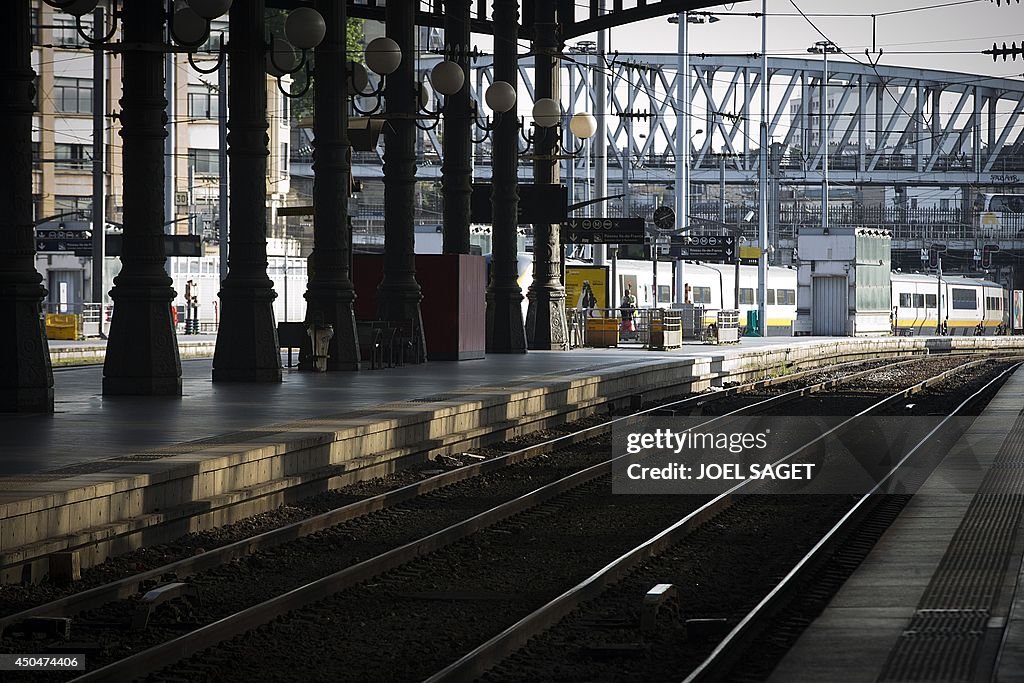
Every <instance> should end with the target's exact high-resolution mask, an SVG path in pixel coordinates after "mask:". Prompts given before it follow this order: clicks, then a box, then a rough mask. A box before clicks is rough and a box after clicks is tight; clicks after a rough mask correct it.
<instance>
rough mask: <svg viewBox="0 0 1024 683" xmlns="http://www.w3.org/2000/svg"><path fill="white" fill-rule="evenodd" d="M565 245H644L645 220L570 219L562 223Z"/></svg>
mask: <svg viewBox="0 0 1024 683" xmlns="http://www.w3.org/2000/svg"><path fill="white" fill-rule="evenodd" d="M562 243H563V244H643V243H644V219H643V218H570V219H569V220H567V221H562Z"/></svg>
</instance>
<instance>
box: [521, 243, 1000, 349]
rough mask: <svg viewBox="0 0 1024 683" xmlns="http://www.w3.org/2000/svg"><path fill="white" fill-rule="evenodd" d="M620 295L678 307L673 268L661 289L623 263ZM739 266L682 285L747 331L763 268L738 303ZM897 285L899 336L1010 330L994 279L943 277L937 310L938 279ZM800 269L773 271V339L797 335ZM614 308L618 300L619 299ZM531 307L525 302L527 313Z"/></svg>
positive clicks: (909, 279) (698, 270)
mask: <svg viewBox="0 0 1024 683" xmlns="http://www.w3.org/2000/svg"><path fill="white" fill-rule="evenodd" d="M572 265H590V263H589V262H582V261H575V260H573V259H567V260H566V266H567V267H568V266H572ZM532 269H533V259H532V256H531V254H520V256H519V284H520V286H521V287H522V289H523V293H524V295H525V293H526V291H527V289H528V288H529V286H530V284H531V282H532V279H533V273H532ZM616 276H617V279H618V282H617V283H616V288H615V291H616V292H617V293H618V294H617V295H618V296H619V297H620V298H621V296H622V292H623V291H624V288H625V287H626V286H629V287H630V289H631V290H632V291H633V293H634V294H635V295H636V298H637V305H638V306H639V307H640V308H654V307H657V306H663V307H669V306H670V305H671V302H672V282H673V278H672V264H671V263H668V262H662V263H659V264H658V282H657V290H658V291H657V292H655V291H654V290H655V287H654V267H653V264H652V263H651V262H649V261H627V260H620V261H618V263H617V264H616ZM735 277H736V276H735V266H733V265H725V264H707V263H689V262H687V263H686V264H685V265H684V266H683V282H684V284H686V285H688V286H689V293H690V296H689V300H690V301H691V302H692V303H694V304H697V305H701V306H704V308H705V311H706V313H707V314H710V315H709V317H708V318H707V319H706V322H708V324H710V323H711V322H714V313H715V312H716V311H718V310H722V309H733V310H735V309H739V311H740V326H741V327H744V326H745V324H746V320H747V312H748V311H751V310H757V308H758V300H757V295H758V287H757V268H756V267H755V266H740V285H739V302H737V301H736V285H735ZM891 282H892V308H891V320H892V331H893V333H894V334H935V333H936V331H937V330H938V329H939V325H940V322H941V330H942V334H950V335H980V334H1005V333H1006V331H1007V330H1008V329H1009V318H1008V315H1009V313H1008V306H1009V303H1008V295H1007V292H1006V290H1005V289H1003V288H1002V287H1000V286H999V285H998V284H996V283H994V282H991V281H989V280H980V279H973V278H965V277H955V276H944V277H943V278H942V307H941V311H938V312H937V307H936V302H937V299H938V294H939V283H938V279H937V278H936V277H935V276H934V275H919V274H908V273H900V272H894V273H892V276H891ZM796 293H797V272H796V270H795V269H794V268H792V267H786V266H775V267H772V268H769V269H768V282H767V303H766V313H767V318H768V334H769V335H791V334H793V324H794V322H795V320H796V310H797V306H796V303H797V302H796ZM611 303H612V308H615V307H617V306H618V304H619V302H617V301H613V302H611ZM526 308H527V302H526V300H525V299H524V301H523V316H524V319H525V316H526Z"/></svg>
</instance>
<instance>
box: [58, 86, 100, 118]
mask: <svg viewBox="0 0 1024 683" xmlns="http://www.w3.org/2000/svg"><path fill="white" fill-rule="evenodd" d="M53 103H54V106H56V107H57V111H59V112H62V113H64V114H91V113H92V81H91V80H88V79H85V78H55V79H53Z"/></svg>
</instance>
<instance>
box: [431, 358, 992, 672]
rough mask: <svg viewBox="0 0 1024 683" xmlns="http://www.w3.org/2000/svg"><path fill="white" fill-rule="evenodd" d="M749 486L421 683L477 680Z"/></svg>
mask: <svg viewBox="0 0 1024 683" xmlns="http://www.w3.org/2000/svg"><path fill="white" fill-rule="evenodd" d="M984 362H985V361H983V360H979V361H974V362H971V363H966V364H964V365H961V366H958V367H955V368H952V369H950V370H946V371H944V372H942V373H939V374H938V375H934V376H933V377H930V378H928V379H926V380H924V381H922V382H919V383H917V384H915V385H913V386H911V387H908V388H906V389H902V390H900V391H898V392H896V393H894V394H892V395H890V396H888V397H887V398H884V399H882V400H881V401H878V402H876V403H874V404H872V405H871V406H870V407H868V408H866V409H865V410H862V411H861V412H859V413H857V414H856V415H854V416H852V417H850V418H848V419H846V420H844V421H842V422H841V423H839V424H838V425H836V426H835V427H832V428H831V429H829V430H828V431H826V432H824V433H822V434H820V435H819V436H817V437H815V438H814V439H812V440H810V441H808V442H806V443H805V444H803V445H802V446H800V447H798V448H796V449H795V450H793V451H792V452H790V453H789V454H788V455H786V456H784V457H782V458H780V459H779V460H777V461H776V462H775V463H773V464H776V465H777V464H779V463H783V462H785V461H787V460H789V459H790V458H792V457H794V456H796V455H797V454H798V453H800V452H801V451H803V450H804V449H806V448H810V447H811V446H812V445H814V444H815V443H817V442H819V441H821V440H823V439H825V438H827V437H829V436H830V435H832V434H834V433H837V432H839V431H840V430H842V429H845V428H847V427H849V426H850V425H852V424H853V423H854V422H855V421H856V420H859V419H861V418H862V417H865V416H867V415H869V414H870V413H872V412H875V411H877V410H880V409H882V408H885V407H886V406H888V405H890V404H892V403H894V402H896V401H899V400H901V399H904V398H906V397H908V396H911V395H913V394H916V393H918V392H920V391H922V390H924V389H925V388H927V387H929V386H932V385H934V384H937V383H939V382H942V381H943V380H945V379H946V378H948V377H950V376H952V375H954V374H956V373H959V372H963V371H964V370H966V369H969V368H972V367H975V366H977V365H980V364H981V363H984ZM986 386H988V385H986ZM620 457H621V456H620ZM752 481H753V480H746V481H742V482H740V483H738V484H736V485H735V486H733V487H732V488H730V489H729V490H728V491H725V492H724V493H721V494H719V495H718V496H716V497H715V498H713V499H712V500H710V501H708V502H707V503H705V504H704V505H702V506H701V507H699V508H698V509H696V510H694V511H693V512H691V513H689V514H688V515H686V516H685V517H683V518H682V519H680V520H679V521H678V522H676V523H675V524H673V525H672V526H670V527H668V528H667V529H665V530H663V531H661V532H660V533H658V534H657V535H655V536H653V537H652V538H650V539H648V540H647V541H645V542H644V543H642V544H640V545H638V546H637V547H635V548H633V549H632V550H630V551H628V552H626V553H625V554H623V555H622V556H620V557H619V558H618V559H616V560H614V561H612V562H611V563H609V564H608V565H606V566H605V567H604V568H602V569H600V570H599V571H597V572H596V573H594V574H593V575H591V576H590V577H588V578H587V579H584V580H583V581H581V582H580V583H579V584H577V585H576V586H574V587H573V588H570V589H569V590H567V591H566V592H564V593H563V594H562V595H560V596H558V597H557V598H555V599H554V600H552V601H551V602H549V603H547V604H546V605H544V606H542V607H540V608H538V609H537V610H535V611H534V612H532V613H531V614H529V615H527V616H526V617H523V618H522V619H521V620H519V621H518V622H516V623H515V624H513V625H512V626H510V627H508V628H507V629H505V630H504V631H502V632H501V633H499V634H498V635H496V636H494V637H493V638H491V639H489V640H487V641H486V642H484V643H482V644H481V645H479V646H478V647H476V648H474V649H473V650H472V651H471V652H469V653H468V654H466V655H464V656H463V657H461V658H460V659H458V660H456V661H455V662H453V663H452V664H450V665H449V666H447V667H445V668H444V669H442V670H441V671H439V672H437V673H435V674H434V675H433V676H431V677H429V678H428V679H426V683H448V682H454V681H465V680H472V679H474V678H475V677H477V676H480V675H482V674H483V673H484V672H486V671H487V670H488V669H490V668H491V667H493V666H494V665H496V664H497V663H498V662H500V661H501V660H503V659H504V658H506V657H507V656H509V655H510V654H512V653H513V652H515V651H516V650H518V649H519V648H520V647H522V646H523V645H525V644H526V642H527V641H528V640H529V639H530V638H532V637H534V636H536V635H538V634H539V633H541V632H542V631H544V630H546V629H548V628H550V627H552V626H554V625H555V624H556V623H558V621H560V620H561V619H562V618H564V617H565V616H566V615H568V614H569V613H570V612H572V611H573V610H574V609H576V607H578V606H579V605H580V604H582V603H584V602H586V601H588V600H593V599H595V598H597V597H598V596H600V595H601V593H603V592H604V591H605V590H606V589H607V588H608V587H609V586H610V585H611V584H613V583H615V582H616V581H618V580H619V579H621V578H622V577H624V576H625V575H626V574H627V573H628V572H630V571H632V569H633V568H635V567H636V566H637V565H638V564H639V563H641V562H642V561H644V560H646V559H648V558H650V557H654V556H656V555H658V554H660V553H661V552H663V551H664V550H666V549H667V548H669V547H671V546H673V545H675V544H676V543H678V542H679V541H680V540H682V539H683V538H684V537H685V536H686V535H687V534H689V533H690V532H691V531H693V530H695V529H696V528H697V527H699V526H700V525H702V524H704V523H705V522H706V521H708V520H710V519H712V518H713V517H715V516H717V515H718V514H720V513H721V512H723V511H724V510H726V509H727V508H729V507H731V506H732V505H733V503H734V502H735V496H736V495H737V494H740V493H746V492H748V491H749V489H747V490H744V487H747V486H748V485H751V482H752ZM750 488H753V486H750Z"/></svg>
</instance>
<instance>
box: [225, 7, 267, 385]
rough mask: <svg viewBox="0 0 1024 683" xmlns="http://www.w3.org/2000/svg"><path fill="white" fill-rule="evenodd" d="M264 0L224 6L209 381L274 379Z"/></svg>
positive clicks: (262, 380) (265, 380)
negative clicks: (220, 274) (224, 71)
mask: <svg viewBox="0 0 1024 683" xmlns="http://www.w3.org/2000/svg"><path fill="white" fill-rule="evenodd" d="M263 6H264V1H263V0H248V1H247V2H236V3H233V4H232V5H231V12H230V15H229V19H230V22H231V23H230V27H231V37H230V41H229V43H228V58H229V60H230V62H229V68H230V89H229V91H228V97H229V103H230V119H229V120H228V131H229V132H228V158H229V159H230V163H231V167H230V173H229V182H230V184H231V197H232V201H231V206H230V208H229V211H230V218H231V220H230V225H231V228H230V235H229V240H230V243H229V250H230V251H229V254H228V266H229V268H228V275H227V277H226V278H225V279H224V282H223V284H222V285H221V290H220V300H221V306H220V310H221V314H220V331H219V332H218V333H217V350H216V351H215V352H214V356H213V381H215V382H280V381H281V351H280V349H279V348H278V345H277V325H276V324H275V322H274V309H273V304H274V299H276V298H277V294H276V293H275V292H274V283H273V282H272V281H271V280H270V278H269V277H268V276H267V208H266V207H267V156H268V152H267V144H268V141H269V139H268V137H267V75H266V72H265V59H266V49H267V48H266V44H265V42H264V41H265V40H266V38H265V37H264V27H263Z"/></svg>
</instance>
